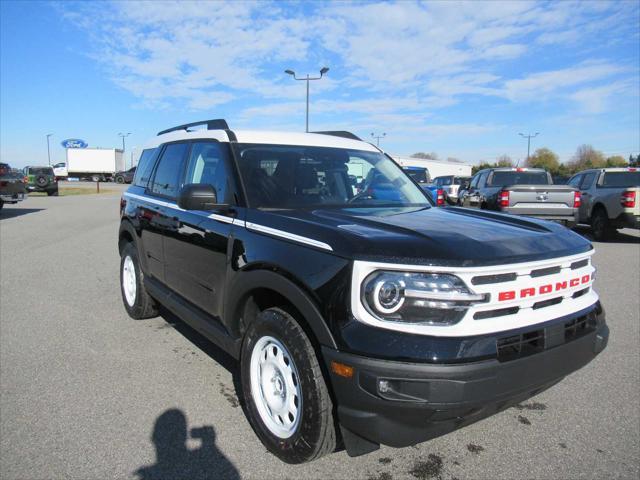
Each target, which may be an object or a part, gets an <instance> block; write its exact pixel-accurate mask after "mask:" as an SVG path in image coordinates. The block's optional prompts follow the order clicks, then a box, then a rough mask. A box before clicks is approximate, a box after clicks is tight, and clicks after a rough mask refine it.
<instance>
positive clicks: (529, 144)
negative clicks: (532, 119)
mask: <svg viewBox="0 0 640 480" xmlns="http://www.w3.org/2000/svg"><path fill="white" fill-rule="evenodd" d="M539 134H540V132H536V133H534V134H533V135H531V134H530V133H527V134H526V135H525V134H524V133H519V134H518V135H520V136H521V137H522V138H526V139H527V162H528V161H529V152H530V151H531V139H532V138H536V137H537V136H538V135H539Z"/></svg>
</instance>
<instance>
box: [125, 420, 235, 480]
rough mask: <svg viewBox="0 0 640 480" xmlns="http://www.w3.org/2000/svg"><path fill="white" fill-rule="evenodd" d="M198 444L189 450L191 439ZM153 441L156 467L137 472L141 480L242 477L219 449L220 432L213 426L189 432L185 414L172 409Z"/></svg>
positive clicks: (158, 425)
mask: <svg viewBox="0 0 640 480" xmlns="http://www.w3.org/2000/svg"><path fill="white" fill-rule="evenodd" d="M189 437H190V438H191V439H192V440H198V441H199V442H200V445H199V447H197V448H193V449H190V448H188V447H187V440H188V438H189ZM151 441H152V442H153V444H154V447H155V450H156V463H155V464H153V465H146V466H143V467H140V468H139V469H138V470H136V471H135V472H134V474H135V475H136V476H137V478H138V479H140V480H178V479H185V480H200V479H211V480H213V479H225V480H236V479H239V478H240V474H239V473H238V470H237V469H236V467H235V466H234V465H233V463H231V461H230V460H229V459H228V458H227V457H226V456H225V455H224V454H223V453H222V452H221V451H220V450H219V449H218V447H217V446H216V432H215V429H214V428H213V427H212V426H211V425H204V426H202V427H197V428H192V429H190V430H189V429H188V423H187V417H186V416H185V414H184V412H183V411H182V410H179V409H177V408H171V409H169V410H166V411H165V412H164V413H162V414H161V415H160V416H159V417H158V418H157V419H156V422H155V425H154V427H153V432H152V434H151Z"/></svg>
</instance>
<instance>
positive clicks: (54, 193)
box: [47, 188, 58, 197]
mask: <svg viewBox="0 0 640 480" xmlns="http://www.w3.org/2000/svg"><path fill="white" fill-rule="evenodd" d="M47 196H49V197H57V196H58V189H57V188H56V189H55V190H47Z"/></svg>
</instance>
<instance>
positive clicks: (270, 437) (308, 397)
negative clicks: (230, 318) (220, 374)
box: [240, 308, 336, 463]
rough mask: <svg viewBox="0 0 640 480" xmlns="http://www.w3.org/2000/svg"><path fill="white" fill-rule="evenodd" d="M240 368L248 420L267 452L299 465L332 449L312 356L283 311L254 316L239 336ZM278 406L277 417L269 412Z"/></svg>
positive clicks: (325, 397)
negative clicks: (240, 348) (252, 320)
mask: <svg viewBox="0 0 640 480" xmlns="http://www.w3.org/2000/svg"><path fill="white" fill-rule="evenodd" d="M276 351H277V352H278V355H275V356H274V355H273V353H275V352H276ZM240 369H241V381H242V390H243V394H244V400H245V404H246V407H247V408H246V412H247V416H248V418H249V422H250V423H251V426H252V427H253V430H254V431H255V432H256V434H257V435H258V438H260V440H261V441H262V443H263V444H264V445H265V447H267V449H268V450H269V451H270V452H271V453H273V454H274V455H275V456H277V457H278V458H279V459H280V460H282V461H284V462H286V463H304V462H309V461H311V460H315V459H317V458H320V457H321V456H323V455H326V454H327V453H330V452H332V451H334V450H335V447H336V427H335V421H334V416H333V403H332V401H331V397H330V396H329V391H328V389H327V385H326V383H325V381H324V377H323V375H322V371H321V369H320V365H319V363H318V358H317V357H316V354H315V351H314V349H313V346H312V345H311V342H310V341H309V338H308V337H307V335H306V334H305V332H304V330H303V329H302V327H300V325H299V324H298V322H296V321H295V319H294V318H293V317H292V316H291V315H290V314H289V313H287V312H285V311H284V310H282V309H280V308H269V309H267V310H265V311H263V312H261V313H260V314H259V315H258V317H257V318H256V320H255V321H254V322H253V323H252V324H251V325H250V326H249V328H248V329H247V332H246V334H245V337H244V340H243V343H242V352H241V365H240ZM263 374H264V375H265V376H264V377H263ZM267 375H268V376H269V377H270V378H266V376H267ZM265 386H266V387H267V388H266V389H265V388H264V387H265ZM271 388H273V389H274V390H273V393H271ZM279 397H281V398H279ZM296 397H297V398H296ZM278 402H279V403H278ZM280 404H282V405H283V410H278V411H279V412H280V414H278V413H276V414H274V413H272V412H273V410H274V408H278V407H279V406H280ZM287 405H288V406H287ZM294 407H295V408H294ZM286 412H288V413H286ZM282 417H285V419H286V420H285V421H283V418H282ZM292 419H293V420H292Z"/></svg>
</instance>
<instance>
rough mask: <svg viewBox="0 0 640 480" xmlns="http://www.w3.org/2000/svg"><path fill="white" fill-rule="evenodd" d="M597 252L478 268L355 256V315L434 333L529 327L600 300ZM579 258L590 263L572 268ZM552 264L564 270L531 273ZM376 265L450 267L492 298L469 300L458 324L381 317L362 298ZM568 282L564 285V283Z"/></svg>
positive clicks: (386, 325)
mask: <svg viewBox="0 0 640 480" xmlns="http://www.w3.org/2000/svg"><path fill="white" fill-rule="evenodd" d="M593 252H594V250H591V251H589V252H587V253H581V254H578V255H571V256H567V257H560V258H552V259H549V260H543V261H536V262H527V263H518V264H511V265H499V266H491V267H474V268H464V267H426V266H423V265H403V264H391V263H376V262H367V261H360V260H356V261H354V265H353V275H352V277H351V311H352V313H353V315H354V317H355V318H356V319H357V320H359V321H360V322H362V323H365V324H367V325H370V326H372V327H376V328H384V329H388V330H394V331H398V332H404V333H411V334H418V335H426V336H435V337H466V336H474V335H485V334H491V333H497V332H503V331H508V330H514V329H519V328H522V327H529V326H532V325H536V324H540V323H544V322H547V321H550V320H553V319H556V318H560V317H564V316H566V315H570V314H572V313H574V312H578V311H581V310H583V309H586V308H588V307H590V306H592V305H593V304H595V303H596V302H597V301H598V295H597V294H596V293H595V292H594V291H593V288H592V285H593V279H594V272H595V268H594V267H593V266H592V265H591V262H590V257H591V255H593ZM581 260H587V262H586V265H584V266H582V267H580V268H574V269H572V268H571V266H572V264H574V265H575V263H576V262H579V261H581ZM553 267H560V271H559V272H558V273H554V274H549V275H542V276H534V277H532V276H531V272H532V271H534V270H543V269H546V268H553ZM377 270H387V271H389V270H390V271H399V272H424V273H450V274H453V275H456V276H457V277H459V278H460V279H461V280H462V281H463V282H464V283H465V284H466V286H467V288H468V289H469V290H470V291H471V292H472V293H474V294H484V293H488V294H489V295H490V298H489V301H488V302H486V303H478V304H475V305H472V306H470V307H469V309H468V310H467V312H466V314H465V316H464V317H463V318H462V320H460V321H459V322H458V323H456V324H454V325H427V324H418V323H403V322H396V321H390V320H389V321H387V320H381V319H379V318H376V317H375V316H373V315H372V314H371V313H369V311H368V310H367V309H366V307H365V306H364V305H363V303H362V300H361V286H362V282H363V281H364V279H365V278H366V277H367V276H368V275H369V274H371V273H372V272H374V271H377ZM507 273H516V279H515V280H512V281H509V282H499V283H493V284H486V285H473V284H472V282H471V280H472V278H473V277H477V276H485V275H500V274H507ZM576 279H577V280H576ZM565 282H566V287H564V288H562V287H563V286H564V285H565ZM549 286H551V287H549ZM558 287H560V288H558ZM583 291H584V292H583ZM547 292H548V293H547ZM576 292H581V293H582V295H580V296H577V298H573V295H574V294H575V293H576ZM560 297H561V298H562V300H561V301H560V302H559V303H557V304H553V305H550V306H546V307H544V308H536V309H534V308H533V307H534V304H538V305H540V302H544V301H545V300H552V299H558V298H560ZM514 307H517V308H518V311H517V313H514V314H511V315H502V316H494V317H489V318H484V319H474V315H476V314H477V313H480V312H485V314H486V312H489V311H494V310H499V309H506V308H514Z"/></svg>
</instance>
